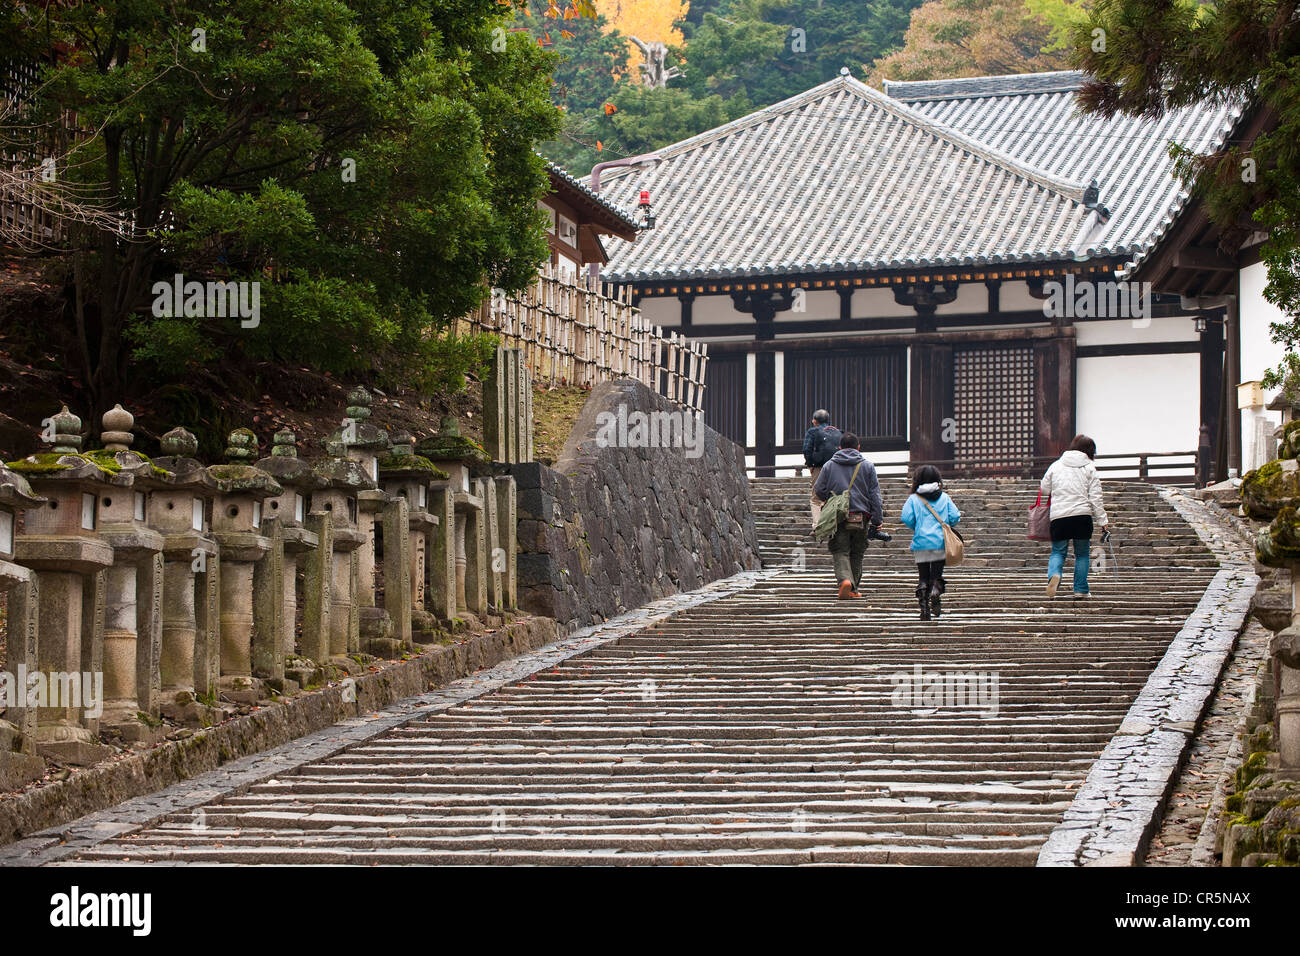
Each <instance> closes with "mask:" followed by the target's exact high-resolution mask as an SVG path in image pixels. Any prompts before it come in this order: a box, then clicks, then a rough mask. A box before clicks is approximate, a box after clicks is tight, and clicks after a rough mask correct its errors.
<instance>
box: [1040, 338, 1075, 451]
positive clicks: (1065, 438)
mask: <svg viewBox="0 0 1300 956" xmlns="http://www.w3.org/2000/svg"><path fill="white" fill-rule="evenodd" d="M1074 362H1075V337H1074V328H1073V327H1072V326H1067V327H1064V328H1062V330H1061V334H1060V335H1059V336H1056V337H1054V338H1050V339H1041V340H1038V341H1036V342H1034V394H1035V395H1036V396H1037V397H1038V403H1037V408H1036V409H1035V413H1034V455H1035V456H1036V457H1041V458H1047V457H1055V456H1057V455H1059V454H1061V453H1062V452H1064V451H1065V449H1066V448H1067V447H1068V445H1069V443H1070V439H1071V438H1073V437H1074V420H1075V409H1074V401H1075V395H1074ZM1032 470H1033V469H1031V471H1032Z"/></svg>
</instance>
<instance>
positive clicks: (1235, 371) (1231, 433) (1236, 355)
mask: <svg viewBox="0 0 1300 956" xmlns="http://www.w3.org/2000/svg"><path fill="white" fill-rule="evenodd" d="M1224 322H1225V328H1224V331H1225V333H1226V337H1227V354H1226V361H1227V366H1228V367H1227V375H1228V381H1227V387H1228V388H1230V389H1232V392H1233V394H1232V400H1231V401H1229V402H1228V416H1227V422H1228V468H1229V469H1230V470H1231V471H1232V472H1234V473H1235V474H1237V475H1240V474H1241V412H1239V411H1238V410H1237V407H1236V406H1237V402H1236V397H1237V396H1236V391H1237V386H1238V385H1240V384H1241V272H1240V270H1238V271H1236V272H1234V273H1233V279H1232V298H1230V299H1229V300H1228V311H1227V314H1226V315H1225V316H1224Z"/></svg>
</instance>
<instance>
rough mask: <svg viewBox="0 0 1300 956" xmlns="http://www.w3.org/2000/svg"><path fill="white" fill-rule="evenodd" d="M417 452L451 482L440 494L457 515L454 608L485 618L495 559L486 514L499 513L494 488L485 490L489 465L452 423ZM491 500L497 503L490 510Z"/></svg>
mask: <svg viewBox="0 0 1300 956" xmlns="http://www.w3.org/2000/svg"><path fill="white" fill-rule="evenodd" d="M417 451H418V452H419V453H420V454H421V455H423V456H424V457H426V458H428V459H429V460H430V461H431V462H433V464H434V465H435V466H437V467H438V468H439V469H441V470H442V471H445V472H446V473H447V476H448V479H447V481H446V483H445V484H444V485H443V486H442V490H444V491H445V492H446V494H447V495H448V496H449V497H450V498H451V500H452V502H453V506H454V512H455V529H454V539H453V541H454V545H455V552H454V553H455V562H456V580H455V588H454V591H453V593H454V595H455V599H456V606H457V608H460V609H468V610H470V611H473V612H474V613H475V614H479V615H483V614H486V613H487V611H488V575H489V574H490V573H491V571H490V569H491V564H490V563H489V562H490V561H491V559H492V550H490V549H489V544H488V541H489V526H490V525H491V524H492V523H491V522H490V521H489V517H490V515H489V512H488V508H489V507H492V508H493V510H495V508H494V505H495V495H494V492H493V491H492V490H491V489H490V488H488V489H487V490H485V488H484V484H483V482H484V476H485V475H487V473H488V470H489V466H490V459H489V458H488V455H487V453H486V452H485V451H484V450H483V448H482V446H481V445H479V443H478V442H476V441H474V440H473V439H471V438H463V437H461V435H460V429H459V427H458V426H457V424H456V419H455V418H452V417H448V418H446V419H444V420H443V423H442V428H441V429H440V430H439V432H438V434H437V435H435V436H433V437H431V438H426V439H424V440H423V441H421V442H420V443H419V445H418V446H417ZM486 480H487V481H488V482H489V483H490V481H491V479H490V478H488V479H486ZM489 496H492V497H493V498H494V500H493V502H492V503H491V504H489V502H488V501H487V498H488V497H489Z"/></svg>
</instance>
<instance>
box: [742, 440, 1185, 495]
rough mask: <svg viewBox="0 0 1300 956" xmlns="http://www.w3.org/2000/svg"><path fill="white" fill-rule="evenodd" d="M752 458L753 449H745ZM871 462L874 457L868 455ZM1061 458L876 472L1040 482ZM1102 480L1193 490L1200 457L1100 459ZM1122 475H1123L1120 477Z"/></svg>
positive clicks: (770, 468)
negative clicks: (932, 470)
mask: <svg viewBox="0 0 1300 956" xmlns="http://www.w3.org/2000/svg"><path fill="white" fill-rule="evenodd" d="M746 453H747V454H749V455H751V456H752V455H753V453H754V449H752V448H748V449H746ZM865 454H866V456H867V459H868V460H869V461H870V460H872V453H871V452H869V451H868V452H865ZM1058 457H1059V456H1056V455H1035V456H1033V457H1032V458H1021V459H1015V460H1008V459H1005V458H1000V459H992V458H990V459H962V460H954V459H949V460H946V461H938V460H935V461H909V462H887V463H876V472H877V474H879V475H880V477H882V478H906V477H909V476H910V475H911V474H912V472H913V471H914V470H915V469H917V468H919V467H920V466H921V465H934V466H935V467H936V468H938V469H939V471H940V473H941V474H942V475H943V477H944V479H945V480H951V479H954V478H957V479H961V478H1041V477H1042V476H1043V473H1044V472H1046V471H1047V469H1048V467H1049V466H1050V465H1051V464H1052V462H1054V461H1056V459H1057V458H1058ZM1093 462H1094V464H1095V465H1096V468H1097V471H1098V472H1100V473H1101V477H1102V478H1103V479H1109V480H1112V481H1150V482H1156V483H1159V484H1162V485H1180V486H1193V485H1196V484H1197V474H1196V471H1197V453H1196V452H1194V451H1161V452H1130V453H1120V454H1112V455H1098V456H1097V457H1096V458H1095V459H1094V460H1093ZM745 470H746V471H747V472H748V473H749V474H750V475H751V476H773V475H775V476H777V477H779V476H781V475H787V476H788V475H801V474H806V473H807V470H808V469H807V468H806V467H805V466H803V465H746V468H745ZM1121 473H1122V474H1121Z"/></svg>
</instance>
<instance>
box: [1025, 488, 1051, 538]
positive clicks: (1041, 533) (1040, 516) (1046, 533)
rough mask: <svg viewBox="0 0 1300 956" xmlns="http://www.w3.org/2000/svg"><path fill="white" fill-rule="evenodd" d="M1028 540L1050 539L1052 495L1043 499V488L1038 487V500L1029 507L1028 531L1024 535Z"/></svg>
mask: <svg viewBox="0 0 1300 956" xmlns="http://www.w3.org/2000/svg"><path fill="white" fill-rule="evenodd" d="M1025 537H1026V538H1028V539H1029V540H1030V541H1051V540H1052V496H1051V495H1048V496H1047V500H1046V501H1044V500H1043V489H1041V488H1039V489H1038V500H1037V501H1035V502H1034V503H1033V504H1032V505H1031V506H1030V508H1029V533H1028V534H1027V535H1025Z"/></svg>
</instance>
